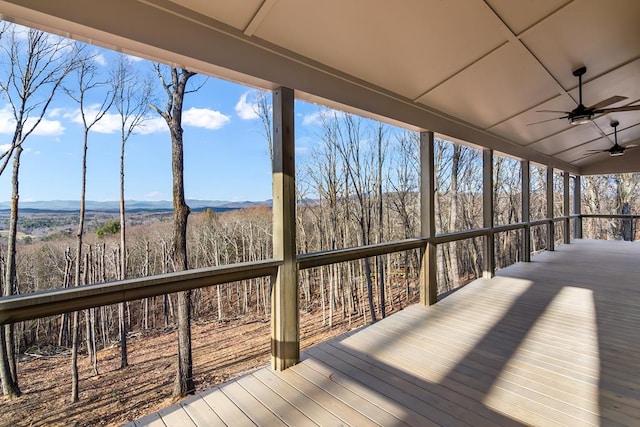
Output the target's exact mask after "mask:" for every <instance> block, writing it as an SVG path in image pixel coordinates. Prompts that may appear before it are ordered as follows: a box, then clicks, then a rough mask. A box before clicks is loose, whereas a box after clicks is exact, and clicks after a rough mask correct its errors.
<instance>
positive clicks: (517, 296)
mask: <svg viewBox="0 0 640 427" xmlns="http://www.w3.org/2000/svg"><path fill="white" fill-rule="evenodd" d="M250 3H251V4H250ZM342 3H343V2H328V3H326V6H325V7H321V6H318V5H320V4H325V3H318V2H316V3H314V6H313V7H312V6H310V5H307V6H301V5H302V4H303V3H302V2H299V3H298V2H291V1H285V0H281V1H276V0H266V1H264V2H247V3H244V4H242V5H241V6H238V4H239V3H237V2H220V3H219V5H218V6H219V7H215V6H211V4H210V3H209V2H204V1H167V0H148V1H147V0H145V1H131V0H115V1H111V2H95V3H92V5H91V8H88V7H86V4H85V3H84V2H80V1H73V0H67V1H61V2H39V1H36V0H27V1H18V0H15V1H13V0H7V1H0V14H2V16H3V17H4V19H8V20H12V21H15V22H18V23H21V24H25V25H30V26H34V27H36V28H40V29H45V30H49V31H53V32H55V33H57V34H61V35H64V36H68V37H73V38H76V39H80V40H86V41H91V42H93V43H97V44H99V45H101V46H105V47H109V48H112V49H116V50H119V51H122V52H126V53H131V54H135V55H140V56H142V57H144V58H149V59H152V60H158V61H162V62H166V63H171V64H174V65H177V66H181V67H185V68H189V69H192V70H194V71H197V72H200V73H203V74H208V75H214V76H220V77H223V78H227V79H231V80H234V81H240V82H243V83H245V84H248V85H253V86H256V87H260V88H263V89H268V90H272V91H273V101H274V102H273V107H272V112H273V138H274V141H273V149H274V151H273V153H274V156H273V254H272V259H267V260H263V261H256V262H248V263H240V264H233V265H225V266H220V267H211V268H206V269H201V270H199V271H187V272H182V273H172V274H166V275H161V276H155V277H151V278H140V279H130V280H126V281H120V282H113V283H107V284H96V285H89V286H86V287H81V288H76V289H67V290H55V291H49V292H44V293H40V294H34V295H23V296H12V297H8V298H3V299H2V300H0V323H3V324H4V323H12V322H18V321H21V320H26V319H34V318H39V317H43V316H50V315H54V314H58V313H62V312H69V311H74V310H81V309H85V308H88V307H95V306H99V305H104V304H115V303H118V302H122V301H129V300H134V299H138V298H145V297H150V296H156V295H163V294H166V293H170V292H177V291H183V290H189V289H196V288H200V287H205V286H216V285H218V284H220V283H227V282H231V281H239V280H245V279H251V278H256V277H265V276H266V277H271V278H272V294H271V297H272V300H271V307H272V319H271V324H272V331H271V353H272V366H271V367H270V368H264V369H261V370H259V371H256V372H253V373H251V374H249V375H246V376H244V377H242V378H241V379H238V380H236V381H233V382H231V383H228V384H225V385H222V386H220V387H218V388H216V389H214V390H212V391H209V392H205V393H202V394H200V395H198V396H195V397H193V398H189V399H187V400H185V401H183V402H180V403H179V404H178V405H176V406H172V407H169V408H167V409H164V410H162V411H161V412H159V413H155V414H152V415H150V416H149V417H147V418H144V419H142V420H139V421H135V422H134V424H135V425H148V424H150V425H159V426H162V425H167V426H170V425H193V424H196V425H212V424H215V423H216V422H218V423H219V424H220V425H223V424H226V425H238V424H240V423H242V422H244V423H246V424H247V425H251V424H258V425H271V424H288V425H305V424H313V423H316V424H335V425H338V424H350V425H366V424H380V425H402V424H406V425H429V424H434V425H435V424H441V425H465V424H467V425H496V424H498V425H557V424H559V425H600V424H604V425H634V424H637V423H638V422H640V419H639V418H640V417H639V415H638V414H639V413H640V403H639V402H640V397H639V395H638V388H639V387H638V386H639V383H638V377H640V375H639V372H638V369H637V363H636V362H635V353H636V351H637V350H638V349H639V348H640V341H639V337H638V334H637V326H638V324H639V322H640V313H639V312H638V303H639V302H640V297H639V290H638V285H637V283H638V279H640V271H639V270H638V263H637V260H638V256H639V255H640V250H639V249H638V248H637V245H636V244H634V243H629V242H620V241H612V242H600V241H590V240H582V228H581V224H582V219H583V218H584V217H585V215H582V213H581V194H580V191H581V185H580V181H581V176H582V175H588V174H594V173H622V172H633V171H637V170H639V168H640V166H639V165H640V150H633V151H630V152H628V153H626V154H624V156H622V157H620V156H611V157H610V156H609V155H608V154H607V153H605V152H604V151H603V150H606V149H607V148H609V147H610V146H611V145H612V144H613V138H614V136H613V134H614V129H613V127H612V126H611V123H612V122H611V121H610V120H611V119H614V118H615V119H617V120H619V122H620V123H621V128H620V140H621V143H623V144H626V145H631V144H632V143H638V141H639V140H640V139H639V138H640V125H639V123H640V112H638V111H637V110H638V108H639V107H638V105H637V103H638V100H639V99H640V88H639V86H638V84H637V75H638V69H639V67H640V39H639V38H638V32H637V31H635V28H636V26H637V21H638V20H637V18H639V17H640V6H639V4H638V3H637V2H634V1H633V0H631V1H627V2H621V6H620V7H619V8H617V9H616V8H613V9H615V10H612V8H611V7H610V6H609V5H608V4H605V3H604V2H593V1H592V2H589V1H579V0H575V1H555V2H547V3H545V4H544V5H543V4H542V3H536V4H535V5H528V6H527V7H526V8H522V10H521V9H519V8H518V7H513V3H511V2H502V1H482V0H476V1H469V2H457V3H455V4H454V5H450V3H449V5H448V6H445V4H446V3H443V2H438V1H428V2H421V3H420V4H418V3H415V4H414V5H413V7H406V8H396V7H395V6H394V7H391V6H388V5H391V4H392V3H391V2H389V3H385V4H386V5H385V6H381V5H382V4H383V3H382V2H380V3H377V4H374V3H373V2H360V3H358V4H359V5H360V6H362V8H363V10H360V9H359V8H358V7H353V5H351V6H349V7H342V6H341V4H342ZM356 3H357V2H354V3H353V4H356ZM316 6H317V8H316ZM389 8H391V10H390V9H389ZM363 12H365V13H363ZM392 12H393V13H396V12H397V14H398V15H397V16H396V15H394V14H392ZM392 15H393V17H394V19H389V17H390V16H392ZM310 16H313V17H314V18H315V19H309V17H310ZM344 17H347V18H348V19H345V20H342V19H340V18H344ZM363 17H364V18H363ZM310 21H311V22H310ZM425 22H429V23H432V24H434V25H435V26H436V27H435V28H433V29H432V31H430V29H429V26H428V25H424V24H425ZM141 23H145V24H147V25H141ZM380 23H385V29H386V30H387V31H380V28H379V25H380ZM334 24H335V25H334ZM419 24H420V25H419ZM436 24H437V25H436ZM158 28H164V29H171V31H158ZM327 28H329V29H330V30H327ZM583 28H588V29H589V30H588V31H586V32H585V33H580V35H579V36H578V37H579V40H580V43H576V42H575V40H576V39H575V38H574V37H573V34H574V32H576V31H578V30H579V29H583ZM445 30H446V31H449V30H450V31H451V32H452V34H450V36H451V37H449V38H446V40H445V38H444V37H439V36H438V35H439V34H438V31H441V32H442V33H444V32H445ZM178 35H179V36H178ZM358 35H364V36H363V37H359V36H358ZM387 35H388V36H387ZM337 45H343V47H344V51H346V52H349V53H351V54H350V55H342V53H341V52H342V50H340V49H336V48H335V47H336V46H337ZM372 46H375V47H376V49H372V48H371V47H372ZM587 46H589V48H586V47H587ZM612 46H615V47H616V48H615V49H613V48H612ZM377 48H379V50H378V49H377ZM563 52H564V53H566V52H572V54H571V55H570V54H565V55H563V54H561V53H563ZM573 53H575V55H574V54H573ZM380 58H382V60H380ZM436 59H437V61H438V63H436ZM582 65H587V66H588V67H589V73H590V74H588V75H587V77H585V82H586V85H585V90H586V89H588V92H589V101H585V102H586V103H587V104H588V105H590V106H592V107H593V106H595V105H598V106H599V108H604V107H610V108H614V109H615V108H619V109H620V110H619V111H618V110H616V111H613V110H612V111H611V114H608V113H607V114H600V113H598V114H595V113H594V114H591V115H590V117H589V120H588V123H585V124H583V125H581V126H574V124H573V123H572V121H571V120H569V121H567V120H564V119H566V118H570V117H566V118H565V117H563V120H555V119H553V118H550V119H549V120H548V121H547V120H544V123H540V124H538V125H536V126H535V127H531V126H528V125H529V124H530V123H531V122H534V121H538V120H543V119H546V118H549V117H548V116H543V117H541V116H540V114H539V113H538V110H554V111H559V113H558V114H560V113H561V114H563V115H564V114H565V113H567V114H569V113H572V112H573V111H574V109H575V108H576V104H578V102H582V85H580V86H578V84H577V81H576V79H575V77H573V76H572V75H571V72H572V70H575V69H578V67H580V66H582ZM616 95H624V96H619V97H617V96H616ZM607 97H609V98H607ZM295 99H304V100H308V101H312V102H318V103H322V104H324V105H329V106H332V107H338V108H341V109H343V110H346V111H349V112H355V113H358V114H363V115H365V116H367V117H370V118H376V119H380V120H383V121H385V122H387V123H392V124H396V125H401V126H403V127H405V128H407V129H411V130H414V131H419V132H420V165H419V170H420V184H419V187H420V188H419V197H420V213H419V217H420V218H419V219H420V233H419V235H418V236H415V237H414V238H410V239H406V240H402V241H396V242H383V243H379V244H374V245H369V246H365V247H356V248H343V249H338V250H332V251H326V252H322V253H311V254H297V253H296V201H297V197H296V181H295V149H296V146H295V125H294V124H295V120H294V118H295V111H294V100H295ZM605 101H608V102H609V103H608V104H607V103H606V102H605ZM580 105H581V104H580ZM593 108H595V107H593ZM554 114H555V113H554ZM556 115H557V114H556ZM570 115H571V114H569V116H570ZM437 135H443V136H446V137H447V138H449V139H450V140H452V141H454V142H456V143H461V144H466V145H472V146H474V147H478V148H480V149H481V150H482V157H483V162H482V182H483V186H482V204H483V209H482V216H483V218H482V227H481V228H477V229H473V230H464V231H455V232H452V233H447V234H438V233H437V232H436V228H435V219H434V216H435V191H436V188H435V179H434V139H435V138H436V136H437ZM616 135H617V134H616ZM615 138H616V141H617V136H615ZM590 150H600V151H602V152H599V153H596V154H595V155H592V154H591V153H590ZM497 153H501V154H504V155H507V156H509V157H511V158H514V159H517V161H519V162H520V164H521V171H522V172H521V192H520V193H521V194H520V196H521V212H520V215H519V218H520V220H519V221H518V222H517V223H512V224H501V225H496V224H494V194H493V187H494V182H493V180H494V171H493V164H494V161H493V159H494V154H497ZM530 163H531V164H533V163H536V164H540V165H543V167H544V168H545V169H546V177H547V179H546V188H545V189H544V190H542V191H543V192H545V193H546V215H544V218H542V219H540V218H537V219H535V220H534V219H532V218H531V216H530V214H531V212H530V193H531V189H530V184H531V181H530V177H529V173H530V172H529V171H530ZM554 171H559V172H561V173H562V180H563V191H562V202H561V205H562V209H561V212H560V213H559V214H558V213H557V212H554V208H555V207H554V186H553V181H554V179H553V176H554ZM634 214H636V215H634ZM634 214H630V215H625V216H621V217H622V218H624V219H626V220H629V221H630V222H631V227H632V228H633V221H635V220H636V219H637V213H634ZM532 227H544V228H545V232H546V236H547V237H546V243H547V246H546V249H547V250H548V252H544V253H542V254H537V255H535V256H533V257H532V258H531V253H532V247H531V228H532ZM514 230H518V231H519V232H522V242H521V246H522V247H521V254H522V256H521V258H520V259H521V261H523V262H519V263H517V264H515V265H512V266H510V267H508V268H505V269H502V270H498V271H497V276H495V277H494V275H495V274H496V265H495V248H494V244H495V239H494V237H495V236H496V235H497V234H498V233H503V232H509V231H514ZM559 230H562V232H561V233H559V232H558V231H559ZM560 234H561V235H562V238H561V239H560V242H558V236H559V235H560ZM631 234H632V235H633V233H631ZM471 238H479V239H482V245H481V246H482V247H483V248H482V261H483V273H484V277H483V278H482V279H479V280H476V281H475V282H473V283H472V284H470V285H467V286H465V287H463V288H461V289H460V290H458V291H457V292H454V293H452V294H451V295H449V296H447V297H446V298H444V299H440V300H439V298H438V297H439V295H438V288H437V280H436V270H437V253H436V248H437V246H438V245H441V244H446V243H449V242H453V241H458V240H462V239H471ZM572 238H574V240H572ZM560 243H564V244H560ZM569 243H570V244H569ZM556 245H558V246H556ZM412 249H420V251H421V252H420V265H421V271H420V277H419V282H420V294H421V303H422V304H421V305H419V306H412V307H410V308H408V309H406V310H404V311H403V312H401V313H398V314H396V315H393V316H391V317H389V318H388V319H384V320H382V321H380V322H379V323H376V324H374V325H371V326H368V327H365V328H362V329H360V330H357V331H355V332H353V333H351V334H349V335H347V336H344V337H340V338H338V339H335V340H333V341H331V342H328V343H325V344H322V345H318V346H316V347H313V348H312V349H309V350H308V351H306V352H304V353H302V354H300V339H299V338H300V337H299V334H300V330H299V310H298V303H299V283H298V280H297V279H298V273H299V271H300V270H301V269H306V268H312V267H318V266H325V265H329V264H332V263H338V262H345V261H351V260H357V259H362V258H366V257H371V256H377V255H383V254H388V253H393V252H398V251H405V250H412ZM529 261H531V262H529Z"/></svg>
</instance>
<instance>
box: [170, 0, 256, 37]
mask: <svg viewBox="0 0 640 427" xmlns="http://www.w3.org/2000/svg"><path fill="white" fill-rule="evenodd" d="M169 1H171V2H173V3H176V4H178V5H180V6H182V7H186V8H187V9H191V10H193V11H194V12H198V13H200V14H202V15H204V16H208V17H209V18H213V19H215V20H217V21H220V22H224V23H225V24H227V25H230V26H232V27H234V28H237V29H238V30H240V31H244V30H245V28H246V27H247V26H248V25H249V23H250V22H251V20H252V19H253V17H254V16H255V14H256V12H257V11H258V9H259V8H260V5H261V4H262V3H263V2H264V0H241V1H237V0H215V1H202V0H169Z"/></svg>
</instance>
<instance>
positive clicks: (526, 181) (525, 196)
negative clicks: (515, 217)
mask: <svg viewBox="0 0 640 427" xmlns="http://www.w3.org/2000/svg"><path fill="white" fill-rule="evenodd" d="M520 170H521V176H522V183H521V184H522V222H524V223H525V224H527V225H526V226H525V228H524V230H523V231H522V234H523V236H522V261H524V262H529V261H531V225H530V224H529V222H530V221H531V209H530V206H531V203H530V202H531V165H530V164H529V160H523V161H521V162H520Z"/></svg>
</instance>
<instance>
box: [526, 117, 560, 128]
mask: <svg viewBox="0 0 640 427" xmlns="http://www.w3.org/2000/svg"><path fill="white" fill-rule="evenodd" d="M567 117H569V116H562V117H554V118H553V119H547V120H541V121H539V122H533V123H527V126H531V125H539V124H540V123H546V122H552V121H554V120H560V119H566V118H567Z"/></svg>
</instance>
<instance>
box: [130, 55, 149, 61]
mask: <svg viewBox="0 0 640 427" xmlns="http://www.w3.org/2000/svg"><path fill="white" fill-rule="evenodd" d="M126 56H127V60H129V61H132V62H142V61H144V60H145V59H144V58H140V57H139V56H133V55H126Z"/></svg>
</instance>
